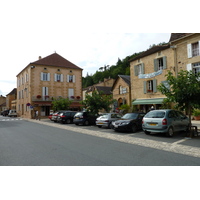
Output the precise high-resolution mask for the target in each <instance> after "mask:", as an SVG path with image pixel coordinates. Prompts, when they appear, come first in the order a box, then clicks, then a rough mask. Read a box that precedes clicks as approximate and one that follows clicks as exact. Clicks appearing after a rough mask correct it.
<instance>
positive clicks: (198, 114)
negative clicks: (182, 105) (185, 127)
mask: <svg viewBox="0 0 200 200" xmlns="http://www.w3.org/2000/svg"><path fill="white" fill-rule="evenodd" d="M192 114H193V116H194V119H195V120H200V109H194V110H193V112H192Z"/></svg>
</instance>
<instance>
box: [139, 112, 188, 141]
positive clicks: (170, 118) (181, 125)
mask: <svg viewBox="0 0 200 200" xmlns="http://www.w3.org/2000/svg"><path fill="white" fill-rule="evenodd" d="M189 123H190V122H189V119H188V117H187V116H186V115H184V114H183V113H181V112H180V111H177V110H173V109H163V110H152V111H150V112H148V113H147V114H146V115H145V116H144V118H143V120H142V129H143V131H144V132H145V133H146V134H150V133H151V132H155V133H165V134H166V135H167V136H170V137H172V136H173V135H174V133H175V132H177V131H187V130H188V129H189Z"/></svg>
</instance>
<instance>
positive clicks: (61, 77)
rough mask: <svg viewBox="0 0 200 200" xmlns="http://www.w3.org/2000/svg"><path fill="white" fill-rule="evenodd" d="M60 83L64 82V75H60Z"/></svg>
mask: <svg viewBox="0 0 200 200" xmlns="http://www.w3.org/2000/svg"><path fill="white" fill-rule="evenodd" d="M60 79H61V80H60V81H61V82H63V74H61V75H60Z"/></svg>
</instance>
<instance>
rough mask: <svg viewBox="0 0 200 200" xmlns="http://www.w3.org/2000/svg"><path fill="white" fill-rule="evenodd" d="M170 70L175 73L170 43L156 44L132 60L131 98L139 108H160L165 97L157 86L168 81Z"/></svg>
mask: <svg viewBox="0 0 200 200" xmlns="http://www.w3.org/2000/svg"><path fill="white" fill-rule="evenodd" d="M168 70H170V71H171V72H172V73H174V74H175V71H176V69H175V65H174V51H173V49H172V48H170V45H168V44H167V45H162V46H154V47H152V48H150V49H149V50H147V51H145V52H143V53H141V54H140V55H139V56H137V57H135V58H133V59H131V60H130V77H131V99H132V100H133V103H132V105H136V106H137V108H138V110H141V111H144V112H147V111H149V110H150V109H151V107H152V106H153V107H154V108H155V109H158V108H159V107H160V106H161V105H162V101H163V99H164V98H165V96H164V95H162V94H161V93H160V92H159V91H158V90H157V86H158V85H159V84H160V83H161V82H164V83H165V82H166V77H165V75H166V74H167V71H168Z"/></svg>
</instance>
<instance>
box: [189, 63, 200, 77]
mask: <svg viewBox="0 0 200 200" xmlns="http://www.w3.org/2000/svg"><path fill="white" fill-rule="evenodd" d="M187 70H188V71H190V70H192V71H193V72H194V73H195V74H197V73H199V72H200V62H198V63H189V64H187Z"/></svg>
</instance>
